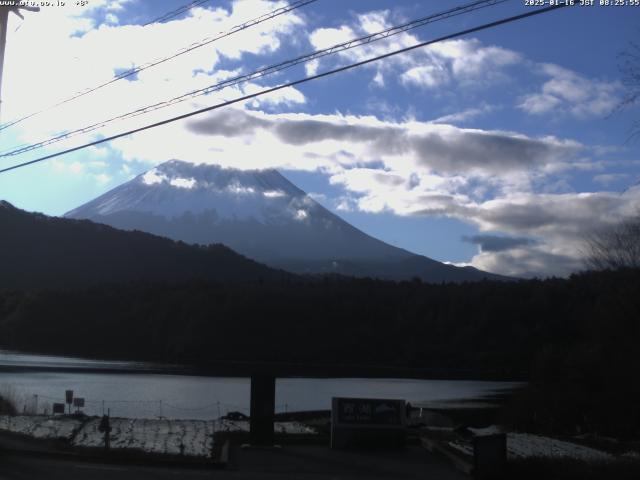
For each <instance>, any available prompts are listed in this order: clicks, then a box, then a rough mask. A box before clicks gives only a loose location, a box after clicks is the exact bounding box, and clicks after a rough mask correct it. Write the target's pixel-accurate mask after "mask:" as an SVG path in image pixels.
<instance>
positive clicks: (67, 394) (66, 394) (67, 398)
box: [64, 390, 73, 413]
mask: <svg viewBox="0 0 640 480" xmlns="http://www.w3.org/2000/svg"><path fill="white" fill-rule="evenodd" d="M64 398H65V403H66V404H67V405H69V413H71V404H72V403H73V390H65V392H64Z"/></svg>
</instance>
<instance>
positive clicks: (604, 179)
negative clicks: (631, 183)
mask: <svg viewBox="0 0 640 480" xmlns="http://www.w3.org/2000/svg"><path fill="white" fill-rule="evenodd" d="M630 177H631V175H630V174H628V173H601V174H599V175H596V176H594V177H593V181H594V182H596V183H599V184H601V185H603V186H605V187H608V186H610V185H612V184H614V183H616V182H620V181H622V180H628V179H629V178H630Z"/></svg>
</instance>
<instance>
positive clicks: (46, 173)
mask: <svg viewBox="0 0 640 480" xmlns="http://www.w3.org/2000/svg"><path fill="white" fill-rule="evenodd" d="M72 3H74V4H75V2H72ZM184 3H187V2H185V1H184V0H182V1H173V0H162V1H154V2H148V1H146V2H144V1H141V0H138V1H136V0H113V1H106V0H90V1H89V3H88V5H87V6H86V7H85V8H79V7H76V6H69V7H66V8H56V7H52V8H43V9H42V11H41V12H40V13H37V14H26V15H25V17H26V19H25V21H24V22H22V21H20V20H19V19H17V17H13V18H12V19H11V23H10V28H9V35H8V37H9V38H8V46H7V55H6V61H5V78H4V80H3V82H4V83H3V93H2V94H3V111H2V119H3V121H6V120H9V119H13V118H17V117H20V116H21V115H24V114H26V113H31V112H32V111H35V110H39V109H40V108H42V107H43V106H48V105H51V104H53V103H55V102H57V101H59V100H61V99H63V98H66V97H67V96H69V95H70V94H73V93H74V92H77V91H79V90H81V89H83V88H86V87H92V86H95V85H97V84H100V83H102V82H104V81H105V80H108V79H109V78H111V77H112V76H113V75H114V73H118V72H121V71H122V70H123V69H127V68H131V67H132V66H138V65H141V64H144V63H146V62H148V61H150V60H153V59H155V58H159V57H163V56H166V55H169V54H173V53H175V52H177V51H178V50H179V49H180V48H182V47H186V46H188V45H190V44H192V43H194V42H197V41H200V40H202V39H203V38H205V37H208V36H211V35H213V34H216V33H218V32H220V31H224V30H226V29H228V28H231V27H232V26H234V25H237V24H239V23H242V22H244V21H246V20H249V19H251V18H255V17H257V16H259V15H261V14H263V13H266V12H268V11H270V10H273V9H274V8H277V7H281V6H283V5H286V3H285V2H271V1H266V0H236V1H235V2H232V1H226V0H225V1H222V0H212V1H210V2H207V3H204V4H203V5H202V6H201V7H199V8H195V9H193V10H191V11H190V12H189V13H188V14H186V15H182V16H180V17H177V18H175V19H172V20H170V21H168V22H165V23H162V24H154V25H150V26H147V27H142V26H141V25H142V24H144V23H146V22H148V21H149V20H151V19H153V18H155V17H158V16H160V15H162V14H163V13H165V12H167V11H169V10H172V9H174V8H177V7H179V6H181V5H183V4H184ZM464 3H466V2H462V1H421V2H415V1H414V2H411V1H406V2H405V1H397V0H394V1H391V0H367V1H361V0H352V1H337V0H318V1H317V2H315V3H312V4H310V5H308V6H305V7H304V8H301V9H299V10H296V11H295V12H293V13H289V14H286V15H282V16H279V17H277V18H276V19H273V20H270V21H268V22H264V23H263V24H260V25H258V26H255V27H252V28H251V29H248V30H246V31H245V32H242V33H239V34H236V35H233V36H230V37H228V38H227V39H225V40H223V41H220V42H215V43H213V44H211V45H209V46H207V47H204V48H201V49H198V50H197V52H192V53H190V54H187V55H183V56H181V57H180V58H179V59H176V60H174V61H172V62H167V63H165V64H163V65H161V66H158V67H154V68H150V69H148V70H145V71H144V72H142V73H140V74H139V75H138V76H137V77H135V78H134V79H132V80H131V81H129V80H124V81H120V82H117V83H116V84H114V85H111V86H109V87H106V88H104V89H101V90H99V91H97V92H94V93H92V94H90V95H86V96H85V97H82V99H79V100H77V101H75V102H70V103H69V104H67V105H65V106H64V107H61V108H58V109H53V110H50V111H47V112H45V113H44V114H42V115H39V116H38V117H35V118H33V119H30V120H28V121H25V122H23V123H21V124H19V125H16V126H15V127H12V128H11V129H7V130H5V131H3V132H2V133H1V136H0V150H2V151H4V150H8V149H10V148H11V147H13V146H15V145H19V144H22V143H28V142H34V141H39V140H42V139H45V138H48V137H49V136H51V135H54V134H56V133H58V132H60V131H62V130H65V129H73V128H77V127H79V126H84V125H87V124H91V123H94V122H98V121H102V120H105V119H107V118H111V117H113V116H115V115H118V114H121V113H125V112H128V111H131V110H133V109H135V108H138V107H139V106H144V105H147V104H151V103H156V102H158V101H162V100H165V99H167V98H172V97H174V96H177V95H180V94H181V93H184V92H187V91H191V90H194V89H197V88H201V87H203V86H206V85H210V84H213V83H216V82H217V81H219V80H221V79H224V78H228V77H229V76H233V75H237V74H239V73H246V72H250V71H252V70H254V69H256V68H259V67H261V66H265V65H269V64H273V63H277V62H279V61H282V60H286V59H289V58H292V57H296V56H298V55H301V54H305V53H309V52H311V51H314V50H315V49H318V48H323V47H327V46H330V45H332V44H334V43H338V42H340V41H342V40H346V39H349V38H355V37H359V36H362V35H365V34H367V33H373V32H375V31H378V30H380V29H383V28H387V27H389V26H393V25H398V24H401V23H404V22H406V21H408V20H413V19H416V18H420V17H424V16H426V15H429V14H432V13H436V12H440V11H443V10H446V9H448V8H451V7H454V6H457V5H462V4H464ZM531 8H532V7H526V6H524V5H523V2H521V1H519V0H511V1H507V2H504V3H502V4H499V5H496V6H492V7H488V8H485V9H483V10H480V11H476V12H473V13H471V14H467V15H461V16H458V17H455V18H452V19H448V20H444V21H441V22H437V23H433V24H430V25H428V26H425V27H421V28H418V29H415V30H412V31H410V32H407V33H404V34H402V35H398V36H395V37H392V38H390V39H387V40H384V41H381V42H378V43H375V44H371V45H369V46H367V47H363V48H359V49H354V50H350V51H348V52H344V53H342V54H339V55H335V56H332V57H330V58H326V59H323V60H321V61H320V62H319V64H317V65H306V66H298V67H296V68H293V69H291V70H288V71H286V72H284V73H280V74H278V75H275V76H273V77H268V78H264V79H261V80H259V81H253V82H252V83H250V84H246V85H243V86H241V87H239V88H229V89H226V90H224V91H222V92H217V93H214V94H212V95H208V96H202V97H198V98H194V99H192V100H191V101H189V102H184V103H181V104H178V105H175V106H173V107H169V108H166V109H162V110H158V111H157V112H154V113H152V114H149V115H145V116H140V117H136V118H134V119H131V120H127V121H124V122H114V123H113V124H109V125H107V126H106V127H105V128H103V129H100V130H98V131H95V132H92V133H91V134H89V135H86V136H79V137H75V138H73V139H71V140H68V141H65V142H60V143H57V144H55V145H52V146H50V147H47V148H45V149H40V150H38V151H35V152H30V153H27V154H24V155H21V156H19V157H13V158H0V162H2V164H3V165H8V164H12V163H17V162H19V161H25V160H30V159H32V158H36V156H38V155H41V154H43V153H52V152H55V151H58V150H60V149H62V148H64V147H69V146H74V145H76V144H79V143H82V142H83V141H86V140H91V139H95V138H99V136H100V135H109V134H112V133H118V132H120V131H122V130H124V129H127V128H130V127H135V126H139V125H141V124H144V123H150V122H153V121H157V120H161V119H163V118H167V117H169V116H172V115H175V114H179V113H183V112H186V111H190V110H193V109H195V108H198V107H203V106H207V105H210V104H213V103H216V102H217V101H220V100H221V99H230V98H234V97H236V96H239V95H241V94H243V93H250V92H253V91H257V90H259V89H260V88H264V87H266V86H272V85H276V84H281V83H285V82H287V81H290V80H295V79H298V78H302V77H304V76H305V75H307V74H311V73H313V72H322V71H325V70H328V69H331V68H334V67H336V66H340V65H345V64H347V63H350V62H353V61H358V60H362V59H365V58H368V57H370V56H373V55H376V54H379V53H384V52H387V51H391V50H394V49H396V48H400V47H402V46H408V45H411V44H414V43H417V42H419V41H424V40H428V39H431V38H437V37H438V36H441V35H446V34H449V33H452V32H455V31H458V30H462V29H465V28H469V27H472V26H474V25H478V24H481V23H484V22H488V21H492V20H495V19H498V18H501V17H506V16H509V15H514V14H518V13H522V12H526V11H528V10H530V9H531ZM639 20H640V7H599V6H593V7H574V8H566V9H563V10H560V11H557V12H551V13H548V14H545V15H541V16H537V17H534V18H530V19H526V20H523V21H520V22H516V23H512V24H509V25H505V26H501V27H497V28H494V29H491V30H487V31H483V32H478V33H476V34H473V35H470V36H465V37H461V38H458V39H456V40H452V41H448V42H444V43H439V44H435V45H433V46H432V47H429V48H428V49H422V50H420V51H414V52H413V53H411V54H406V55H402V56H396V57H393V58H392V59H388V60H386V61H383V62H380V63H377V64H374V65H370V66H366V67H363V68H360V69H358V70H355V71H351V72H347V73H343V74H338V75H335V76H333V77H330V78H325V79H322V80H319V81H314V82H310V83H307V84H304V85H301V86H299V87H297V88H296V89H287V90H284V91H281V92H279V93H278V94H277V95H271V96H269V97H265V98H262V99H260V100H259V101H251V102H247V103H244V104H241V105H236V106H234V107H230V108H228V109H226V110H225V111H223V110H219V111H216V112H212V113H210V114H205V115H203V116H201V117H194V118H193V119H191V120H188V121H183V122H179V123H176V124H173V125H171V126H167V127H163V128H159V129H156V130H153V131H150V132H148V133H144V134H140V135H135V136H131V137H128V138H126V139H122V140H118V141H115V142H113V143H110V144H105V145H102V146H100V147H99V148H93V149H89V150H84V151H81V152H77V153H74V154H71V155H68V156H64V157H59V158H57V159H54V160H51V161H48V162H45V163H42V164H38V165H35V166H32V167H28V168H24V169H21V170H18V171H15V172H10V173H7V174H4V175H0V198H3V199H6V200H8V201H10V202H12V203H14V204H15V205H16V206H18V207H21V208H24V209H27V210H36V211H41V212H45V213H48V214H52V215H61V214H63V213H64V212H66V211H68V210H70V209H72V208H74V207H77V206H78V205H80V204H82V203H84V202H86V201H89V200H91V199H92V198H94V197H96V196H97V195H99V194H101V193H104V192H105V191H107V190H109V189H111V188H113V187H115V186H117V185H119V184H120V183H122V182H124V181H127V180H128V179H130V178H132V176H134V175H136V174H139V173H141V172H144V171H146V170H148V169H149V168H152V167H153V166H154V165H157V164H159V163H162V162H163V161H166V160H169V159H172V158H180V159H182V160H187V161H193V162H208V163H220V164H222V165H225V166H231V167H237V168H278V169H280V170H281V171H282V172H283V173H284V174H285V175H286V176H287V177H288V178H289V179H290V180H291V181H293V182H294V183H295V184H297V185H298V186H299V187H300V188H302V189H303V190H305V191H307V192H308V193H310V194H311V195H312V196H313V197H314V198H316V199H317V200H318V201H319V202H321V203H322V204H323V205H324V206H325V207H327V208H329V209H331V210H332V211H334V212H335V213H337V214H338V215H340V216H341V217H343V218H344V219H346V220H347V221H349V222H351V223H352V224H354V225H355V226H357V227H359V228H361V229H362V230H364V231H365V232H367V233H369V234H372V235H374V236H376V237H378V238H381V239H383V240H385V241H387V242H389V243H391V244H393V245H397V246H400V247H404V248H407V249H409V250H412V251H414V252H417V253H421V254H425V255H427V256H430V257H432V258H435V259H437V260H441V261H448V262H452V263H457V264H471V265H474V266H476V267H478V268H482V269H486V270H489V271H493V272H497V273H503V274H509V275H523V276H546V275H566V274H568V273H570V272H572V271H576V270H578V269H580V268H581V266H582V261H581V248H582V247H583V244H582V242H583V240H584V238H585V237H586V236H588V235H589V234H590V233H591V232H593V231H595V230H598V229H601V228H606V227H607V226H608V225H611V224H612V223H614V222H616V221H619V220H620V219H622V218H625V217H628V216H632V215H634V214H637V205H638V198H639V197H640V191H638V190H639V189H637V188H635V187H634V184H635V183H636V182H637V181H638V179H639V177H640V147H639V145H640V144H639V143H638V142H636V143H633V142H627V139H628V138H629V128H630V126H631V125H632V123H633V121H634V119H637V118H638V116H639V115H640V109H638V108H637V106H635V107H631V108H628V109H626V110H623V111H620V112H616V113H613V114H612V112H613V111H614V109H615V107H616V106H617V105H618V104H619V102H620V101H621V100H622V98H623V95H624V85H623V83H622V81H623V79H622V78H621V74H620V72H619V69H618V64H619V57H618V56H619V54H620V53H621V52H623V51H624V50H625V49H626V48H628V45H629V42H630V41H632V40H634V39H635V38H637V35H638V29H640V22H639ZM221 124H224V125H225V126H226V127H227V128H225V129H224V132H222V131H221V129H219V128H217V126H219V125H221ZM203 127H205V128H203ZM214 127H216V128H214ZM203 131H208V132H209V134H203V133H202V132H203ZM504 237H507V238H508V240H504Z"/></svg>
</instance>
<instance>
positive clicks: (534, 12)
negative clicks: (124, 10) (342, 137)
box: [0, 3, 568, 173]
mask: <svg viewBox="0 0 640 480" xmlns="http://www.w3.org/2000/svg"><path fill="white" fill-rule="evenodd" d="M566 6H568V4H566V3H562V4H559V5H553V6H549V7H545V8H540V9H537V10H532V11H529V12H526V13H522V14H520V15H514V16H511V17H507V18H502V19H500V20H496V21H493V22H490V23H485V24H483V25H479V26H476V27H472V28H468V29H466V30H461V31H458V32H455V33H451V34H449V35H445V36H442V37H439V38H436V39H434V40H428V41H426V42H421V43H417V44H415V45H411V46H409V47H405V48H401V49H399V50H394V51H392V52H389V53H385V54H382V55H378V56H376V57H372V58H369V59H367V60H362V61H360V62H356V63H352V64H349V65H345V66H343V67H339V68H335V69H333V70H329V71H326V72H323V73H319V74H317V75H313V76H311V77H306V78H302V79H299V80H295V81H292V82H288V83H285V84H282V85H278V86H276V87H271V88H266V89H264V90H261V91H259V92H256V93H252V94H249V95H244V96H242V97H238V98H235V99H233V100H228V101H225V102H222V103H218V104H215V105H211V106H209V107H205V108H201V109H199V110H195V111H193V112H189V113H185V114H182V115H178V116H176V117H172V118H168V119H166V120H162V121H160V122H156V123H152V124H150V125H145V126H143V127H139V128H135V129H133V130H128V131H126V132H122V133H118V134H116V135H112V136H110V137H105V138H102V139H100V140H96V141H93V142H90V143H86V144H84V145H79V146H77V147H73V148H69V149H66V150H63V151H60V152H57V153H52V154H50V155H45V156H43V157H40V158H36V159H34V160H30V161H28V162H23V163H19V164H17V165H12V166H11V167H7V168H3V169H1V170H0V173H5V172H8V171H11V170H15V169H18V168H22V167H26V166H27V165H33V164H35V163H39V162H43V161H45V160H49V159H51V158H55V157H59V156H61V155H65V154H67V153H72V152H76V151H78V150H82V149H85V148H88V147H93V146H95V145H100V144H102V143H105V142H110V141H112V140H116V139H118V138H122V137H126V136H128V135H131V134H134V133H139V132H142V131H145V130H149V129H151V128H156V127H160V126H162V125H167V124H169V123H173V122H176V121H178V120H183V119H185V118H189V117H193V116H195V115H200V114H201V113H205V112H210V111H212V110H217V109H219V108H223V107H227V106H229V105H233V104H235V103H239V102H244V101H246V100H250V99H252V98H256V97H260V96H262V95H266V94H269V93H272V92H275V91H278V90H282V89H284V88H288V87H293V86H296V85H301V84H303V83H307V82H310V81H312V80H317V79H319V78H324V77H328V76H330V75H334V74H336V73H340V72H344V71H347V70H352V69H354V68H357V67H361V66H363V65H368V64H370V63H373V62H377V61H380V60H383V59H385V58H389V57H393V56H395V55H399V54H402V53H406V52H410V51H413V50H416V49H418V48H423V47H426V46H428V45H433V44H434V43H439V42H443V41H445V40H450V39H452V38H457V37H461V36H463V35H468V34H470V33H475V32H479V31H481V30H487V29H489V28H493V27H497V26H499V25H504V24H507V23H511V22H515V21H518V20H523V19H525V18H529V17H533V16H536V15H541V14H543V13H548V12H551V11H554V10H558V9H560V8H564V7H566Z"/></svg>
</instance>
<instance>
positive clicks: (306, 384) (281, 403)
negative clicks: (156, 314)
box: [0, 350, 520, 419]
mask: <svg viewBox="0 0 640 480" xmlns="http://www.w3.org/2000/svg"><path fill="white" fill-rule="evenodd" d="M3 366H4V367H25V366H26V367H32V368H37V367H45V368H49V369H55V368H73V369H77V370H75V371H65V372H56V371H52V370H47V371H26V372H23V371H4V372H0V395H1V394H4V395H5V396H8V397H12V398H14V400H15V402H16V403H17V404H18V406H19V408H25V407H26V408H27V409H33V408H35V406H36V402H37V408H38V411H39V412H42V411H43V409H44V408H48V410H49V412H50V411H51V404H52V403H53V402H64V394H65V390H73V391H74V393H75V396H77V397H83V398H85V403H86V407H85V408H84V412H85V413H87V414H90V415H101V414H102V413H103V409H105V410H107V409H108V410H110V412H111V415H112V416H120V417H138V418H143V417H144V418H155V417H158V416H166V417H169V418H191V419H212V418H216V417H218V416H219V415H224V414H225V413H227V412H229V411H241V412H244V413H247V414H248V413H249V394H250V381H249V379H248V378H232V377H204V376H194V375H165V374H157V373H144V370H145V368H146V367H149V369H151V366H150V364H142V363H132V362H110V361H100V360H85V359H77V358H67V357H55V356H45V355H32V354H23V353H18V352H6V351H1V350H0V367H3ZM83 368H84V369H91V372H83V371H82V369H83ZM114 368H117V369H118V370H121V371H124V372H123V373H112V372H109V371H108V370H113V369H114ZM99 369H104V370H105V373H100V372H99V371H98V372H96V370H99ZM126 370H131V373H127V372H126ZM134 372H135V373H134ZM519 385H520V384H519V383H516V382H485V381H466V380H413V379H389V378H386V379H376V378H373V379H372V378H283V379H278V380H277V382H276V411H278V412H282V411H301V410H322V409H326V410H328V409H330V408H331V398H332V397H337V396H344V397H348V396H353V397H374V398H375V397H381V398H398V399H404V400H407V401H409V402H411V404H413V405H414V406H433V405H434V404H436V403H442V402H455V401H467V400H472V399H478V398H482V397H484V396H487V395H491V394H494V393H499V392H504V391H508V390H511V389H513V388H515V387H517V386H519Z"/></svg>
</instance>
